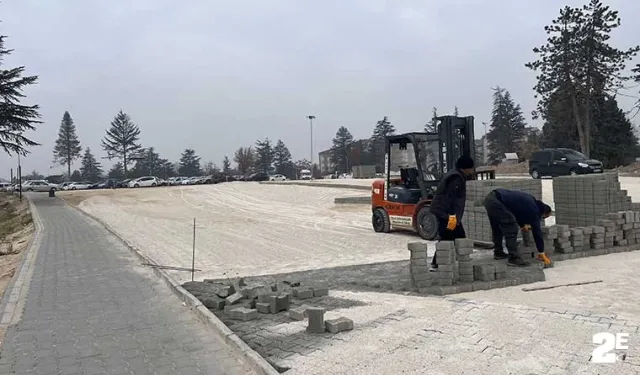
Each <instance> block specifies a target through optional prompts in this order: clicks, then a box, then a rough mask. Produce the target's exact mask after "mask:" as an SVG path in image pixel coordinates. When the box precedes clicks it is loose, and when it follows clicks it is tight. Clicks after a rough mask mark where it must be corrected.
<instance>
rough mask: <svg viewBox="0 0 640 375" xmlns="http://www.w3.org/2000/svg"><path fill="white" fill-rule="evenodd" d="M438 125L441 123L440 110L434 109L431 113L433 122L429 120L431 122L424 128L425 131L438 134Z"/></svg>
mask: <svg viewBox="0 0 640 375" xmlns="http://www.w3.org/2000/svg"><path fill="white" fill-rule="evenodd" d="M438 124H440V121H439V120H438V108H436V107H433V110H432V112H431V120H429V122H427V123H426V125H425V126H424V131H425V132H427V133H437V132H438Z"/></svg>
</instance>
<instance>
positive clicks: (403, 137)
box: [371, 116, 495, 241]
mask: <svg viewBox="0 0 640 375" xmlns="http://www.w3.org/2000/svg"><path fill="white" fill-rule="evenodd" d="M437 119H438V122H439V125H438V131H437V133H406V134H400V135H391V136H387V137H386V139H385V156H384V180H375V181H374V182H373V184H372V189H371V210H372V214H373V216H372V224H373V230H374V231H376V232H381V233H389V232H390V231H391V230H395V229H398V230H410V231H414V232H417V233H418V234H419V235H420V237H422V238H423V239H425V240H428V241H431V240H434V239H436V238H437V236H438V221H437V219H436V217H435V216H434V215H433V214H432V213H431V211H430V210H429V208H430V205H431V200H432V199H433V196H434V193H435V190H436V188H437V187H438V183H439V182H440V180H441V179H442V178H443V177H444V176H445V175H446V174H447V172H448V171H449V170H451V169H452V168H455V164H456V160H458V158H459V157H460V156H462V155H469V156H471V157H474V156H475V142H474V131H473V126H474V122H473V120H474V119H473V116H468V117H456V116H441V117H438V118H437ZM472 179H474V180H480V179H482V180H487V179H495V169H491V168H482V169H481V168H477V169H476V174H475V175H474V176H473V177H472Z"/></svg>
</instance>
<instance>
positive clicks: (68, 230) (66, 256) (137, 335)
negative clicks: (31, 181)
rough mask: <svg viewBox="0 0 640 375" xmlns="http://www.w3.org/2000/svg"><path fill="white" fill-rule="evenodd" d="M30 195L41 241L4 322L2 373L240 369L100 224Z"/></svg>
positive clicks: (238, 371)
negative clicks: (15, 310) (20, 295)
mask: <svg viewBox="0 0 640 375" xmlns="http://www.w3.org/2000/svg"><path fill="white" fill-rule="evenodd" d="M32 196H33V202H34V203H35V205H36V208H37V211H38V213H39V215H40V219H41V221H42V224H43V226H44V228H43V231H42V241H41V245H40V248H39V250H38V254H37V257H36V261H35V264H34V270H33V278H32V280H31V283H30V285H29V291H28V295H27V299H26V303H25V310H24V313H23V315H22V319H21V321H20V322H19V323H18V324H17V325H14V326H11V327H9V328H8V329H7V332H6V336H5V340H4V343H3V347H2V353H1V356H0V373H2V374H29V373H34V374H39V373H47V374H49V373H53V374H57V373H61V374H66V375H73V374H76V373H77V374H125V373H134V374H153V373H154V371H155V373H159V374H160V373H167V374H180V373H185V374H218V373H224V374H244V373H245V372H244V371H243V369H242V366H241V364H240V363H239V362H238V361H237V359H236V358H235V357H234V356H233V355H232V354H231V353H230V352H229V350H228V348H226V347H225V346H224V344H223V343H221V342H220V341H219V340H218V339H217V338H216V337H214V336H213V333H212V332H209V331H208V330H207V329H206V327H205V326H204V325H203V324H202V323H201V322H200V321H199V320H198V319H197V318H196V317H195V315H193V313H192V312H190V311H189V310H188V309H187V308H186V307H183V306H182V305H181V304H180V302H179V300H178V299H177V298H176V297H175V296H173V295H172V293H171V292H170V291H169V290H168V288H167V287H166V286H165V285H164V283H163V282H162V281H160V280H158V279H157V277H156V276H155V275H154V274H153V272H152V271H151V270H150V269H147V268H144V267H142V266H140V261H139V259H138V258H136V257H135V256H134V255H133V254H131V252H130V251H129V250H128V249H127V248H126V247H124V246H123V245H122V244H121V243H120V242H119V241H118V240H117V239H116V238H114V237H113V236H112V235H111V234H110V233H109V232H108V231H106V230H105V229H104V228H103V227H102V226H100V225H99V224H98V223H95V222H93V221H92V220H90V219H88V218H87V217H85V216H84V215H82V214H81V213H79V212H76V211H75V210H74V209H72V208H70V207H68V206H66V205H65V204H64V203H63V202H62V201H60V200H58V199H49V198H48V197H46V196H43V195H38V194H33V195H32ZM185 349H188V350H185ZM174 364H181V365H182V367H181V368H178V367H176V366H175V365H174ZM45 370H46V371H45ZM42 371H44V372H42Z"/></svg>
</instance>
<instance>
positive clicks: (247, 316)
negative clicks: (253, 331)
mask: <svg viewBox="0 0 640 375" xmlns="http://www.w3.org/2000/svg"><path fill="white" fill-rule="evenodd" d="M256 318H258V310H256V309H247V308H244V307H238V308H235V309H233V310H231V319H234V320H242V321H243V322H247V321H249V320H254V319H256Z"/></svg>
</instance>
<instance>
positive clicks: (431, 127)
mask: <svg viewBox="0 0 640 375" xmlns="http://www.w3.org/2000/svg"><path fill="white" fill-rule="evenodd" d="M456 108H457V107H456ZM438 124H440V121H439V120H438V108H436V107H433V110H432V112H431V120H429V122H427V123H426V124H425V126H424V131H425V132H427V133H437V132H438Z"/></svg>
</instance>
